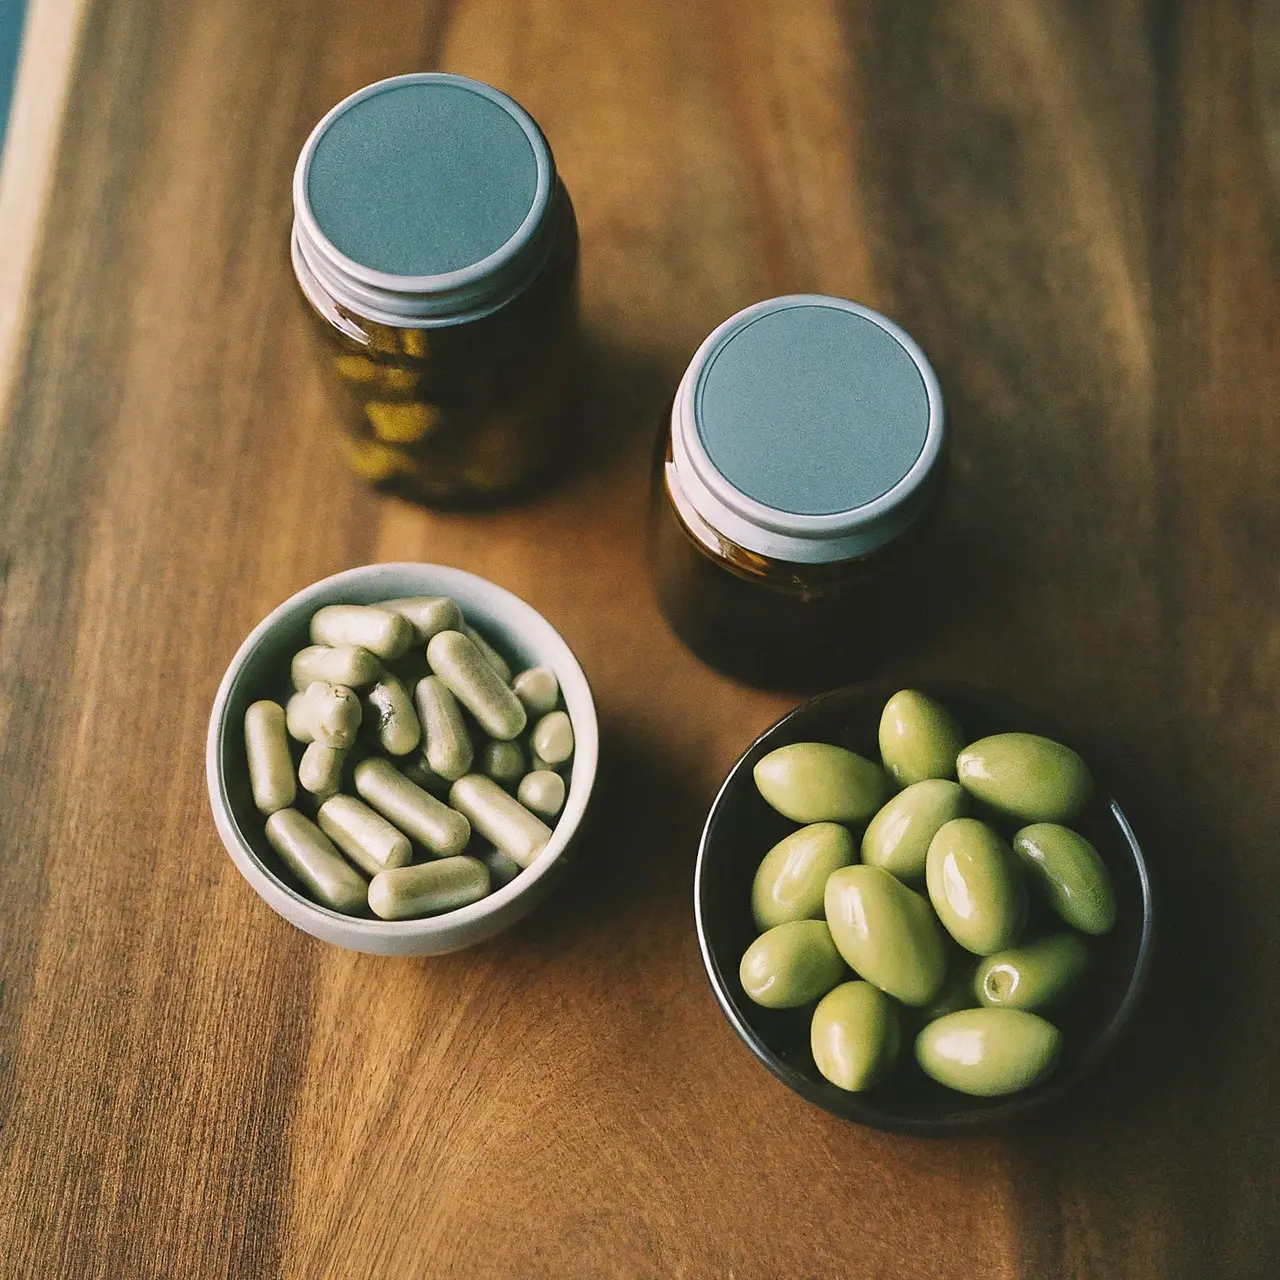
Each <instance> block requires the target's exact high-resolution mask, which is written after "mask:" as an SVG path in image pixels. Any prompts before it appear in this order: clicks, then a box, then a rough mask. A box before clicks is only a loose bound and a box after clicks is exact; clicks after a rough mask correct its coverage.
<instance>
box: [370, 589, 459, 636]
mask: <svg viewBox="0 0 1280 1280" xmlns="http://www.w3.org/2000/svg"><path fill="white" fill-rule="evenodd" d="M378 608H379V609H385V610H386V611H387V612H388V613H398V614H399V615H400V616H401V617H402V618H404V619H405V621H407V622H408V623H409V625H410V626H411V627H412V628H413V631H414V640H415V641H416V642H417V643H418V644H426V643H427V641H428V640H430V639H431V637H432V636H435V635H439V634H440V632H442V631H457V630H459V629H460V628H461V626H462V610H461V609H459V608H458V605H457V603H456V601H453V600H450V599H449V597H448V596H402V597H400V599H398V600H383V601H381V602H380V603H379V604H378Z"/></svg>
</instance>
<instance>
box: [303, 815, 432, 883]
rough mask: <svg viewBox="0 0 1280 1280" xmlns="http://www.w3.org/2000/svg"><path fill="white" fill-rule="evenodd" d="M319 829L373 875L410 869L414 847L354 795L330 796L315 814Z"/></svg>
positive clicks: (362, 869)
mask: <svg viewBox="0 0 1280 1280" xmlns="http://www.w3.org/2000/svg"><path fill="white" fill-rule="evenodd" d="M316 821H317V822H318V823H319V824H320V830H321V831H323V832H324V833H325V835H327V836H328V837H329V839H330V840H332V841H333V843H334V844H336V845H337V846H338V848H339V849H341V850H342V852H343V853H345V854H346V855H347V857H348V858H350V859H351V861H352V862H354V863H355V864H356V866H357V867H359V868H360V870H361V871H364V872H367V873H368V874H369V875H371V876H376V875H377V874H378V872H379V871H386V870H387V868H388V867H404V866H408V864H409V860H410V859H411V858H412V857H413V846H412V845H411V844H410V843H409V837H408V836H407V835H405V834H404V832H402V831H399V830H397V829H396V828H395V827H393V826H392V825H391V823H389V822H388V821H387V820H386V818H384V817H383V816H382V815H381V814H380V813H375V812H374V810H372V809H370V808H369V806H368V805H367V804H362V803H361V802H360V801H359V800H357V799H356V798H355V797H354V796H341V795H339V796H330V797H329V799H328V800H326V801H325V802H324V804H322V805H321V806H320V812H319V813H317V814H316Z"/></svg>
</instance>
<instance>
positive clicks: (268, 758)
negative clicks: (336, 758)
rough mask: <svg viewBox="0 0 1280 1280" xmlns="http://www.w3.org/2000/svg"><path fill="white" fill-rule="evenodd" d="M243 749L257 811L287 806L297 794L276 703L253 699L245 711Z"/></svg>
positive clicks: (286, 741) (281, 719)
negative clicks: (254, 700) (253, 701)
mask: <svg viewBox="0 0 1280 1280" xmlns="http://www.w3.org/2000/svg"><path fill="white" fill-rule="evenodd" d="M244 750H245V756H246V758H247V760H248V765H249V785H250V786H251V787H252V789H253V803H254V804H255V805H257V807H258V810H259V812H260V813H268V814H270V813H275V811H276V810H277V809H286V808H288V806H289V805H291V804H292V803H293V802H294V799H295V798H296V796H297V794H298V784H297V780H296V779H295V778H294V776H293V759H292V758H291V757H290V755H289V739H288V738H287V737H286V736H285V714H284V708H283V707H281V706H280V704H279V703H278V702H266V701H264V702H255V703H253V705H252V706H250V707H249V709H248V710H247V711H246V712H245V713H244Z"/></svg>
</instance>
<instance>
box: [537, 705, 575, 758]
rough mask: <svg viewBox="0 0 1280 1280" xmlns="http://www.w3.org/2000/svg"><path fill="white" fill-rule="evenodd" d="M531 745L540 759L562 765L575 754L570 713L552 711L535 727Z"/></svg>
mask: <svg viewBox="0 0 1280 1280" xmlns="http://www.w3.org/2000/svg"><path fill="white" fill-rule="evenodd" d="M529 745H530V746H531V747H532V748H533V751H534V754H535V755H537V756H538V758H539V759H540V760H545V761H546V762H547V763H548V764H550V765H553V766H554V765H561V764H564V763H565V761H567V760H568V759H569V757H570V756H572V755H573V724H572V722H571V721H570V719H569V716H568V713H567V712H564V711H552V712H549V713H548V714H547V715H545V716H543V717H542V719H541V720H539V721H538V723H537V724H536V725H534V727H533V733H532V734H530V736H529Z"/></svg>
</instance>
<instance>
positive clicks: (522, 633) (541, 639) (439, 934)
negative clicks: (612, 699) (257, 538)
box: [206, 563, 600, 955]
mask: <svg viewBox="0 0 1280 1280" xmlns="http://www.w3.org/2000/svg"><path fill="white" fill-rule="evenodd" d="M398 596H451V597H452V598H453V599H454V600H456V601H457V602H458V604H459V605H460V606H461V607H462V611H463V613H464V614H465V615H466V618H467V621H468V622H470V623H471V624H472V625H473V626H474V627H475V628H476V629H477V630H478V631H480V632H481V633H482V634H483V635H484V636H485V638H486V639H487V640H489V641H490V642H491V643H492V644H493V645H494V646H495V647H496V648H497V649H499V650H500V651H501V652H502V653H503V655H504V656H505V657H506V658H507V659H508V660H509V661H510V662H511V663H512V666H513V667H514V668H515V669H516V670H520V669H522V668H524V667H533V666H546V667H550V668H551V670H552V671H554V672H555V674H556V678H557V679H558V680H559V681H560V689H561V693H562V696H563V698H564V704H565V707H566V709H567V710H568V712H569V718H570V720H572V722H573V729H574V738H575V751H574V756H573V763H572V770H571V773H570V777H569V789H568V794H567V797H566V799H565V805H564V809H563V810H562V811H561V813H560V816H559V818H558V819H557V820H556V822H555V824H554V826H555V831H554V834H553V835H552V837H551V841H550V843H549V844H548V845H547V847H546V848H545V849H544V850H543V852H542V853H541V854H540V855H539V856H538V858H537V860H536V861H535V862H534V863H533V865H532V866H530V867H528V868H526V869H525V870H524V871H522V872H521V873H520V874H519V875H518V876H516V878H515V879H514V880H512V881H511V882H510V884H507V885H504V886H503V887H502V888H501V889H498V890H497V891H496V892H494V893H491V894H490V895H489V896H488V897H486V898H482V899H481V900H480V901H479V902H474V903H472V904H471V905H470V906H467V907H460V908H458V909H457V910H456V911H449V912H446V913H445V914H443V915H439V916H430V917H427V918H426V919H422V920H363V919H357V918H355V917H353V916H345V915H342V914H341V913H340V912H337V911H330V910H329V909H328V908H327V907H322V906H319V905H318V904H317V903H314V902H312V901H311V900H310V899H309V898H307V897H304V896H303V895H302V894H301V893H299V892H298V891H297V890H296V889H294V888H293V887H292V886H291V884H290V883H289V880H288V878H287V877H286V876H285V875H283V874H282V873H281V867H280V862H279V859H278V858H277V857H276V854H275V853H274V851H273V850H272V849H271V847H270V845H268V844H267V841H266V837H265V836H264V834H263V821H264V820H263V818H262V815H261V814H259V813H258V811H257V809H256V808H254V805H253V799H252V796H251V794H250V790H249V776H248V768H247V766H246V764H245V753H244V727H243V726H244V713H245V709H246V708H247V707H248V706H249V704H250V703H251V702H254V701H255V700H257V699H258V698H263V697H272V696H275V697H279V696H281V695H282V693H283V691H284V689H285V688H286V687H287V685H288V678H289V677H288V672H289V660H290V658H291V657H292V656H293V654H294V653H296V652H297V651H298V650H299V649H301V648H303V646H305V645H307V644H309V643H310V640H309V638H308V626H309V623H310V621H311V615H312V614H313V613H315V611H316V610H317V609H319V608H320V607H321V605H326V604H376V603H377V602H378V601H379V600H390V599H394V598H396V597H398ZM599 746H600V742H599V725H598V722H597V720H596V709H595V703H594V701H593V700H592V697H591V688H590V686H589V685H588V684H587V678H586V676H585V675H584V674H583V671H582V668H581V667H580V666H579V665H578V660H577V659H576V658H575V657H574V656H573V653H572V651H571V650H570V648H569V646H568V645H567V644H566V643H565V642H564V640H563V639H562V638H561V636H560V634H559V633H558V632H557V631H556V630H555V628H554V627H552V626H551V624H550V623H549V622H548V621H547V620H546V619H545V618H544V617H543V616H542V615H541V614H540V613H538V612H537V611H536V610H534V609H532V608H531V607H530V606H529V605H527V604H525V602H524V601H523V600H521V599H519V598H518V597H516V596H513V595H512V594H511V593H510V592H509V591H504V590H503V588H501V587H499V586H495V585H494V584H493V583H492V582H488V581H486V580H485V579H484V578H478V577H476V575H475V574H472V573H464V572H463V571H462V570H461V569H450V568H447V567H445V566H443V565H436V564H412V563H405V564H373V565H365V566H363V567H362V568H359V569H348V570H347V571H346V572H345V573H336V574H334V575H333V577H331V578H325V579H323V580H322V581H320V582H317V583H314V584H313V585H311V586H309V587H306V588H304V589H303V590H302V591H299V592H298V593H297V594H296V595H294V596H291V597H290V598H289V599H288V600H286V601H285V602H284V603H283V604H282V605H280V606H279V607H278V608H277V609H274V610H272V612H271V613H270V614H268V615H267V617H265V618H264V619H263V620H262V621H261V622H260V623H258V625H257V626H256V627H254V629H253V630H252V631H251V632H250V633H249V637H248V639H246V640H245V642H244V643H243V644H242V645H241V646H240V649H239V651H238V652H237V653H236V656H235V657H234V658H233V659H232V660H231V665H230V666H229V667H228V668H227V673H226V675H225V676H223V678H222V684H221V685H220V686H219V688H218V696H217V697H216V698H215V699H214V703H213V715H212V716H211V717H210V720H209V740H208V749H207V752H206V772H207V775H208V782H209V802H210V804H211V805H212V807H213V819H214V822H215V823H216V824H217V827H218V834H219V835H220V836H221V837H222V843H223V844H225V845H226V847H227V852H228V853H229V854H230V855H231V859H232V861H233V862H234V863H235V864H236V866H237V867H238V868H239V870H240V874H241V875H243V876H244V878H245V879H246V880H247V881H248V882H249V883H250V884H251V885H252V886H253V888H254V891H255V892H256V893H257V894H258V896H259V897H261V898H262V899H263V901H264V902H266V903H267V905H268V906H269V907H271V909H272V910H273V911H276V912H278V913H279V914H280V915H282V916H283V917H284V918H285V919H286V920H288V921H289V922H290V924H294V925H297V927H298V928H299V929H302V930H304V931H305V932H307V933H310V934H312V935H313V936H315V937H317V938H322V939H323V940H324V941H325V942H332V943H335V944H336V945H337V946H340V947H347V948H349V949H351V950H353V951H370V952H374V953H375V954H378V955H439V954H441V953H442V952H445V951H457V950H460V949H461V948H463V947H469V946H471V945H473V944H474V943H477V942H482V941H484V939H486V938H491V937H493V936H494V935H495V934H497V933H501V932H502V930H504V929H506V928H509V927H510V926H511V925H513V924H514V923H515V922H516V921H517V920H520V919H522V918H523V917H524V916H526V915H528V914H529V912H530V911H532V910H533V908H534V907H536V906H537V905H538V903H539V902H541V901H542V900H543V899H544V898H545V897H546V896H547V894H548V893H549V892H550V891H551V889H552V887H553V886H554V884H555V883H556V881H557V880H558V879H559V878H560V876H561V874H562V873H563V872H564V870H565V868H566V866H567V865H568V862H569V860H570V857H569V850H570V845H571V843H572V842H573V840H574V837H575V836H576V835H577V833H578V830H579V828H580V827H581V825H582V821H583V818H584V816H585V814H586V811H587V802H588V801H589V800H590V798H591V791H592V787H593V786H594V784H595V779H596V763H597V759H598V756H599Z"/></svg>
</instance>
